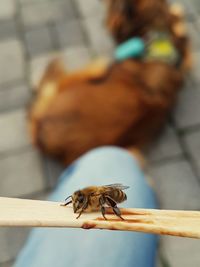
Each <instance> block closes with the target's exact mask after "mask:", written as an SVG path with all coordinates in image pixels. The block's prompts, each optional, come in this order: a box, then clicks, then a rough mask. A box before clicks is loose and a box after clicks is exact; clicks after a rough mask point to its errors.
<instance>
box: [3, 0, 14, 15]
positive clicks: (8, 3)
mask: <svg viewBox="0 0 200 267" xmlns="http://www.w3.org/2000/svg"><path fill="white" fill-rule="evenodd" d="M15 13H16V1H15V0H1V1H0V19H7V18H12V17H13V16H14V15H15Z"/></svg>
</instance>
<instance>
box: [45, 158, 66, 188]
mask: <svg viewBox="0 0 200 267" xmlns="http://www.w3.org/2000/svg"><path fill="white" fill-rule="evenodd" d="M43 164H44V169H45V172H46V178H47V184H48V187H49V188H52V189H54V188H55V186H56V183H57V181H58V178H59V177H60V175H61V174H62V172H63V171H64V169H65V167H64V166H63V165H61V164H60V163H59V162H57V161H54V160H52V159H50V158H46V157H45V158H44V161H43Z"/></svg>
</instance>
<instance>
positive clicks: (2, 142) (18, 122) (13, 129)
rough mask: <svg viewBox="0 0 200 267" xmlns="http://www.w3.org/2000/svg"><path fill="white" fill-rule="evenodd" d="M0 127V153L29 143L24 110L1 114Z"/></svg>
mask: <svg viewBox="0 0 200 267" xmlns="http://www.w3.org/2000/svg"><path fill="white" fill-rule="evenodd" d="M0 129H1V131H0V154H2V153H5V152H8V151H12V150H15V149H20V148H23V147H26V146H27V145H29V144H30V140H29V136H28V133H27V121H26V112H25V111H24V110H22V109H19V110H16V111H11V112H7V113H3V114H1V116H0Z"/></svg>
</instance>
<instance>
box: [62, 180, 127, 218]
mask: <svg viewBox="0 0 200 267" xmlns="http://www.w3.org/2000/svg"><path fill="white" fill-rule="evenodd" d="M128 188H129V186H124V185H122V184H110V185H104V186H89V187H86V188H84V189H82V190H78V191H76V192H74V193H73V194H72V195H71V196H69V197H67V198H66V199H65V202H64V204H61V206H67V205H68V204H70V203H72V204H73V210H74V213H79V215H78V216H77V219H78V218H79V217H80V216H81V214H82V213H83V212H92V211H99V210H100V211H101V213H102V215H103V217H104V219H105V220H107V218H106V216H105V213H106V209H105V205H106V206H108V207H111V208H112V209H113V212H114V213H115V214H116V215H117V216H118V217H120V218H121V219H122V220H124V219H123V218H122V216H121V212H120V209H119V208H118V207H117V204H118V203H121V202H123V201H125V200H126V199H127V196H126V194H125V193H124V192H123V190H125V189H128ZM70 198H71V200H69V199H70Z"/></svg>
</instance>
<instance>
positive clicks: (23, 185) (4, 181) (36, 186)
mask: <svg viewBox="0 0 200 267" xmlns="http://www.w3.org/2000/svg"><path fill="white" fill-rule="evenodd" d="M0 170H1V180H0V195H1V196H5V197H21V196H27V195H29V194H34V193H36V192H38V191H39V192H40V191H42V190H45V188H46V184H45V178H44V171H43V166H42V162H41V159H40V157H39V154H38V153H37V152H36V151H34V150H31V149H30V148H29V149H28V150H25V151H23V152H19V153H16V154H12V155H8V156H6V157H1V158H0Z"/></svg>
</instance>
